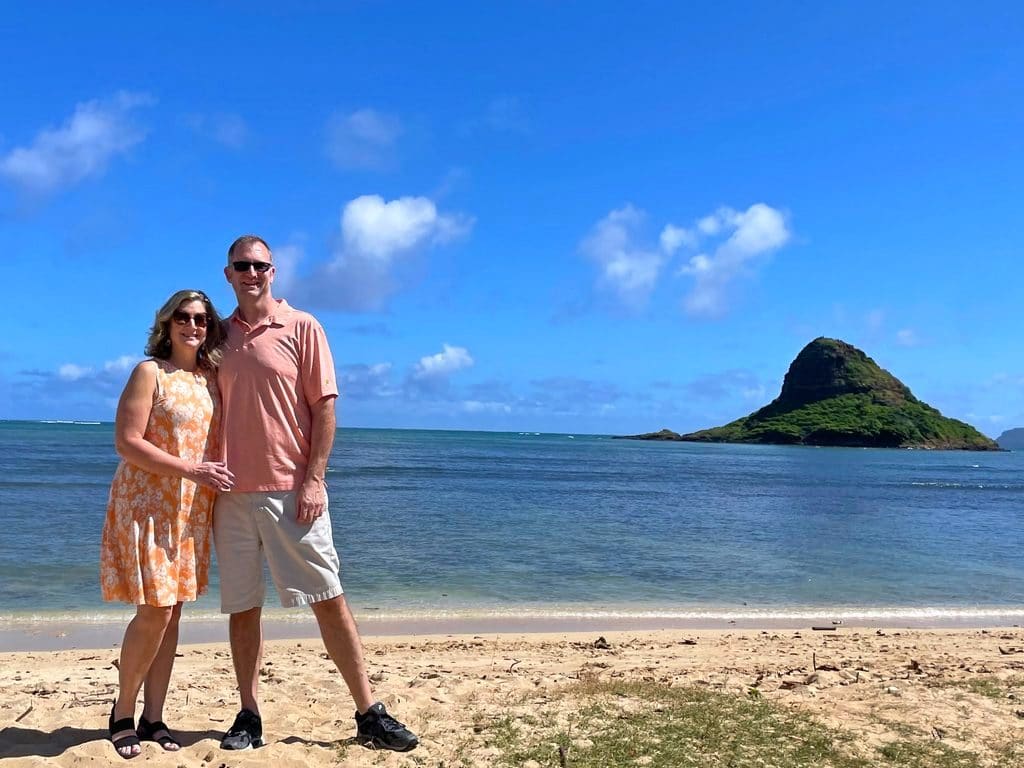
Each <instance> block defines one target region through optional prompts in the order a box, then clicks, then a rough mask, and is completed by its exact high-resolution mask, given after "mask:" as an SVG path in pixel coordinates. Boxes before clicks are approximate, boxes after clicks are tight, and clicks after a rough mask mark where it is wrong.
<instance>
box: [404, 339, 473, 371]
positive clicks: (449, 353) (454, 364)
mask: <svg viewBox="0 0 1024 768" xmlns="http://www.w3.org/2000/svg"><path fill="white" fill-rule="evenodd" d="M472 365H473V357H472V355H470V354H469V350H467V349H466V348H465V347H453V346H451V345H449V344H444V345H443V348H442V350H441V351H440V352H438V353H437V354H436V355H428V356H426V357H421V358H420V361H419V362H418V363H416V365H415V366H414V367H413V371H412V377H413V378H414V379H440V378H447V377H448V376H450V375H451V374H453V373H455V372H456V371H460V370H462V369H463V368H469V367H471V366H472Z"/></svg>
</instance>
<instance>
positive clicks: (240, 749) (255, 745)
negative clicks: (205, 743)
mask: <svg viewBox="0 0 1024 768" xmlns="http://www.w3.org/2000/svg"><path fill="white" fill-rule="evenodd" d="M262 746H264V741H263V739H256V740H255V741H250V742H249V743H248V744H246V745H245V746H244V747H225V746H224V743H223V742H221V745H220V748H221V749H223V750H224V751H225V752H245V751H246V750H247V749H259V748H260V747H262Z"/></svg>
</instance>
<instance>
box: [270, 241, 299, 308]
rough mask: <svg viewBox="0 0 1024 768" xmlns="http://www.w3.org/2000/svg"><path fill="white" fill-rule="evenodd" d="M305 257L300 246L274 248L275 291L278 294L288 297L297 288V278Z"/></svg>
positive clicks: (277, 246)
mask: <svg viewBox="0 0 1024 768" xmlns="http://www.w3.org/2000/svg"><path fill="white" fill-rule="evenodd" d="M304 255H305V254H304V252H303V250H302V246H300V245H295V244H287V245H276V246H274V290H275V291H276V292H279V293H281V294H282V295H287V294H290V293H291V291H292V289H293V288H295V287H296V276H297V273H298V269H299V264H300V263H302V260H303V257H304Z"/></svg>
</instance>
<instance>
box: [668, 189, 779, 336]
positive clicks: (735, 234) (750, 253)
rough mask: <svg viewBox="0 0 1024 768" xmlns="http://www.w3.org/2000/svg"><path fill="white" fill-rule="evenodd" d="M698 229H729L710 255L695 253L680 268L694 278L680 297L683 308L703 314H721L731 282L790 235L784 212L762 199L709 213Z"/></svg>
mask: <svg viewBox="0 0 1024 768" xmlns="http://www.w3.org/2000/svg"><path fill="white" fill-rule="evenodd" d="M716 227H717V228H716ZM698 229H700V230H701V231H702V232H706V233H708V234H711V233H712V232H715V233H717V234H724V233H726V232H728V233H730V234H729V236H728V238H727V239H726V240H725V242H723V243H720V244H719V245H718V246H717V247H716V248H715V249H714V251H713V253H711V255H708V254H698V255H696V256H694V257H692V258H691V259H690V261H689V262H688V263H687V264H686V265H684V266H683V267H682V269H681V270H680V272H681V273H682V274H685V275H689V276H691V277H693V278H694V285H693V288H692V289H691V290H690V292H689V293H688V294H687V295H686V297H685V298H684V299H683V307H684V309H685V310H686V312H687V313H688V314H690V315H695V316H704V317H717V316H720V315H723V314H725V313H726V312H727V311H728V306H727V302H728V292H729V288H730V286H731V284H732V283H733V282H735V281H736V280H737V279H738V278H740V277H743V276H745V275H749V274H751V273H752V271H753V267H754V266H755V264H756V262H757V261H758V260H759V259H760V258H761V257H763V256H766V255H767V254H770V253H772V252H773V251H775V250H778V249H779V248H781V247H782V246H783V245H785V244H786V243H787V242H789V240H790V238H791V237H792V234H791V233H790V231H789V228H788V226H787V225H786V219H785V216H783V214H782V213H781V212H780V211H778V210H776V209H775V208H772V207H770V206H768V205H765V204H764V203H755V204H754V205H752V206H750V207H749V208H748V209H747V210H746V211H735V210H733V209H732V208H720V209H719V210H718V211H716V212H715V214H713V216H712V217H705V218H704V219H701V221H700V222H698Z"/></svg>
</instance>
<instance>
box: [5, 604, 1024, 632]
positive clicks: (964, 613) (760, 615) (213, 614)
mask: <svg viewBox="0 0 1024 768" xmlns="http://www.w3.org/2000/svg"><path fill="white" fill-rule="evenodd" d="M353 612H354V613H355V614H356V616H357V618H358V619H359V620H360V621H361V622H364V621H371V622H377V621H445V620H450V621H464V620H474V619H512V620H516V619H520V620H524V621H531V620H560V619H568V620H601V619H606V620H612V621H620V622H628V621H630V620H650V619H663V620H670V621H689V622H707V623H725V622H730V621H743V622H754V623H756V622H759V621H764V622H770V623H775V622H810V621H815V620H820V619H829V620H833V621H842V622H846V623H856V622H859V623H871V622H879V623H886V624H891V623H897V624H898V623H900V622H913V623H934V624H945V623H964V622H970V621H978V622H983V623H984V622H1020V623H1024V608H1022V607H1021V606H1008V605H1007V606H984V607H982V606H977V607H976V606H966V607H964V606H892V607H875V606H827V605H821V606H794V607H786V606H772V607H765V608H751V607H747V606H743V607H725V606H723V607H717V606H707V607H703V606H688V607H685V608H682V607H681V608H674V607H650V608H639V607H630V606H615V607H593V606H587V605H552V606H540V605H525V606H520V607H503V608H495V607H490V606H470V605H467V606H460V607H455V608H444V609H440V608H434V607H429V608H405V607H394V608H383V609H380V610H377V609H367V608H362V609H360V608H359V607H354V608H353ZM131 616H132V614H131V613H130V612H115V611H99V612H88V613H71V612H58V613H42V612H33V613H6V614H0V628H4V627H6V628H8V629H11V628H15V627H18V626H24V625H27V624H47V625H50V624H109V623H116V622H123V621H128V620H129V619H130V618H131ZM310 616H311V614H310V612H309V611H308V610H304V609H295V610H285V609H280V608H276V609H275V608H271V609H266V610H265V611H264V619H265V620H267V621H271V622H307V621H309V620H310ZM182 620H183V621H223V620H225V617H224V616H223V614H221V613H220V612H218V611H215V610H202V609H199V610H193V611H187V612H185V613H183V614H182Z"/></svg>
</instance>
